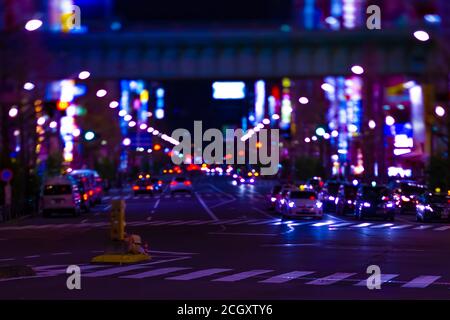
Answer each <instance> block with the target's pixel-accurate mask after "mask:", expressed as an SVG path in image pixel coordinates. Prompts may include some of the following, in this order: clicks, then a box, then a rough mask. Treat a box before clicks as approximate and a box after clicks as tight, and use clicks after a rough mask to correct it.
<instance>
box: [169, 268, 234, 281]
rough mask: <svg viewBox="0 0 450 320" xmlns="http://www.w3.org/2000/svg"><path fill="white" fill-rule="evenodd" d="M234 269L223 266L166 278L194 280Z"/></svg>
mask: <svg viewBox="0 0 450 320" xmlns="http://www.w3.org/2000/svg"><path fill="white" fill-rule="evenodd" d="M230 270H232V269H222V268H211V269H205V270H200V271H194V272H190V273H187V274H183V275H180V276H176V277H170V278H166V279H167V280H193V279H199V278H203V277H207V276H211V275H213V274H217V273H221V272H225V271H230Z"/></svg>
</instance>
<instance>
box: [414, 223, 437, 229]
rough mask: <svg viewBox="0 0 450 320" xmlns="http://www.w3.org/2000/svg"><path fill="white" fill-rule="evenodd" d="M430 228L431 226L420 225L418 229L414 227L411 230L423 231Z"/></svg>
mask: <svg viewBox="0 0 450 320" xmlns="http://www.w3.org/2000/svg"><path fill="white" fill-rule="evenodd" d="M432 227H434V226H433V225H430V224H429V225H424V224H422V225H420V226H418V227H415V228H413V229H414V230H425V229H429V228H432Z"/></svg>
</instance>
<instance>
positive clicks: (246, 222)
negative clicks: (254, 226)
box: [225, 219, 267, 226]
mask: <svg viewBox="0 0 450 320" xmlns="http://www.w3.org/2000/svg"><path fill="white" fill-rule="evenodd" d="M257 221H262V220H261V219H250V220H244V221H237V222H231V223H225V224H227V225H230V226H234V225H238V224H251V223H252V222H257ZM264 221H267V220H264Z"/></svg>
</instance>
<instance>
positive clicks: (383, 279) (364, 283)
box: [355, 273, 399, 287]
mask: <svg viewBox="0 0 450 320" xmlns="http://www.w3.org/2000/svg"><path fill="white" fill-rule="evenodd" d="M398 276H399V275H398V274H388V273H386V274H380V281H381V283H385V282H388V281H389V280H392V279H394V278H396V277H398ZM355 286H360V287H365V286H367V279H366V280H362V281H360V282H358V283H357V284H355Z"/></svg>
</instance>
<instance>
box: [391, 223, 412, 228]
mask: <svg viewBox="0 0 450 320" xmlns="http://www.w3.org/2000/svg"><path fill="white" fill-rule="evenodd" d="M409 227H411V225H410V224H403V225H399V226H394V227H391V229H405V228H409Z"/></svg>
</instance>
